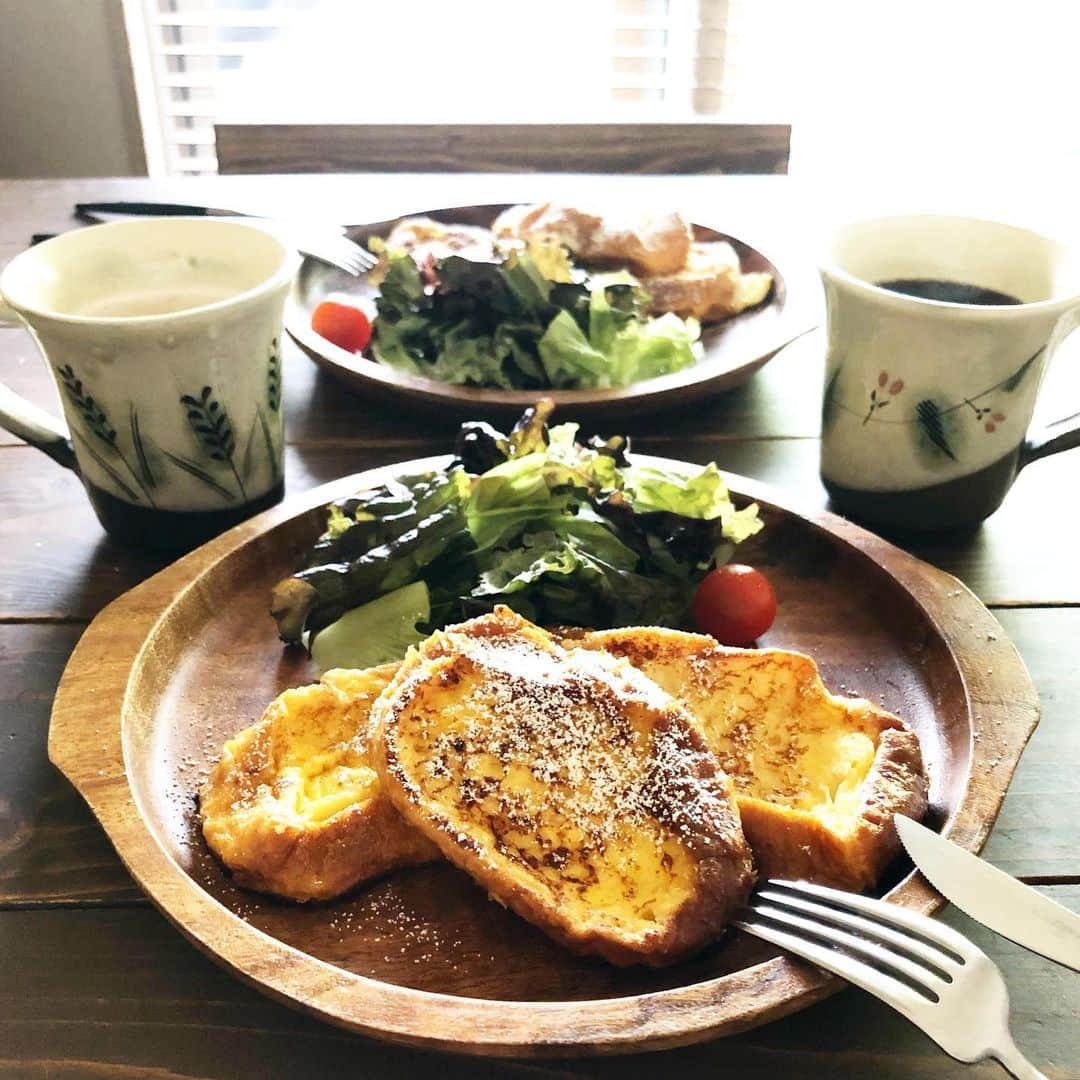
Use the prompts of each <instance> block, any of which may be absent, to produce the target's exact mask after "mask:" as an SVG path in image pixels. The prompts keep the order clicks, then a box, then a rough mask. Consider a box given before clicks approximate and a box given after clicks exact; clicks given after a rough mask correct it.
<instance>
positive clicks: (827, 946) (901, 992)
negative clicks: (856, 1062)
mask: <svg viewBox="0 0 1080 1080" xmlns="http://www.w3.org/2000/svg"><path fill="white" fill-rule="evenodd" d="M735 925H736V926H738V927H740V928H741V929H743V930H745V931H746V932H747V933H750V934H753V935H754V936H755V937H759V938H762V939H763V940H765V941H768V942H771V943H772V944H773V945H778V946H779V947H780V948H782V949H786V950H787V951H788V952H790V953H794V955H796V956H800V957H802V958H803V959H804V960H809V961H810V962H811V963H813V964H816V965H817V966H818V967H821V968H824V969H825V970H826V971H831V972H832V973H833V974H834V975H839V976H840V977H841V978H843V979H846V980H847V981H848V982H850V983H853V984H854V985H855V986H859V987H861V988H862V989H863V990H866V991H867V992H868V993H871V994H873V995H874V996H875V997H877V998H880V999H881V1000H882V1001H884V1002H885V1003H886V1004H887V1005H891V1006H892V1007H893V1008H894V1009H896V1010H897V1012H899V1013H900V1014H901V1015H902V1016H905V1017H907V1019H908V1020H910V1021H911V1022H912V1023H913V1024H915V1025H916V1026H917V1027H919V1028H921V1029H922V1030H923V1031H925V1032H926V1034H927V1035H929V1036H930V1038H931V1039H933V1040H934V1042H936V1043H937V1044H938V1046H940V1047H941V1048H942V1050H944V1051H945V1052H946V1053H948V1054H951V1055H952V1056H953V1057H954V1058H957V1059H958V1060H959V1061H967V1062H974V1061H983V1060H984V1059H985V1058H988V1057H992V1058H996V1059H997V1060H998V1061H999V1062H1001V1064H1002V1065H1004V1066H1005V1068H1006V1069H1008V1071H1009V1072H1010V1073H1012V1075H1013V1076H1015V1077H1018V1078H1019V1080H1046V1077H1045V1076H1044V1075H1043V1074H1042V1073H1041V1072H1039V1071H1038V1069H1036V1068H1035V1067H1034V1066H1033V1065H1031V1063H1030V1062H1028V1061H1027V1060H1026V1059H1025V1058H1024V1056H1023V1055H1022V1054H1021V1053H1020V1051H1019V1050H1018V1049H1017V1048H1016V1044H1015V1043H1014V1042H1013V1040H1012V1035H1011V1034H1010V1033H1009V992H1008V990H1007V989H1006V987H1005V980H1004V979H1003V978H1002V976H1001V972H1000V971H999V970H998V968H997V965H996V964H995V963H994V962H993V961H992V960H991V959H990V957H988V956H987V955H986V954H985V953H984V952H983V951H982V950H981V949H979V948H977V947H976V946H975V945H973V944H972V943H971V942H970V941H968V939H967V938H965V937H964V936H963V935H962V934H959V933H957V932H956V931H955V930H953V929H952V928H951V927H948V926H944V925H942V924H941V923H939V922H935V921H934V920H933V919H928V918H927V917H926V916H925V915H919V914H917V913H915V912H913V911H908V910H906V909H905V908H902V907H898V906H897V905H896V904H887V903H885V902H884V901H883V900H871V899H869V898H868V897H865V896H858V895H856V894H855V893H847V892H841V891H840V890H838V889H828V888H825V887H824V886H822V885H811V884H809V883H807V882H802V881H798V882H796V881H768V882H766V883H765V885H764V887H762V888H759V889H758V890H757V891H756V892H755V893H754V895H753V896H752V897H751V900H750V906H749V907H748V909H747V911H746V914H745V917H744V918H743V919H742V920H740V921H737V922H736V924H735Z"/></svg>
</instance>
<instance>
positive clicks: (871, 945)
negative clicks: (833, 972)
mask: <svg viewBox="0 0 1080 1080" xmlns="http://www.w3.org/2000/svg"><path fill="white" fill-rule="evenodd" d="M750 910H751V911H752V912H753V913H754V914H755V915H758V916H760V917H761V918H763V919H769V920H770V921H771V922H775V923H780V924H781V925H782V926H786V927H788V928H789V929H792V928H793V929H795V930H801V931H803V932H804V933H807V934H812V935H814V936H816V937H822V938H825V939H827V941H828V942H829V943H830V944H836V945H841V946H843V947H844V948H845V949H847V950H848V951H849V952H851V953H854V954H855V956H856V957H857V958H858V959H860V960H862V961H863V962H864V963H867V964H869V965H870V966H873V967H878V968H879V969H880V968H884V969H885V971H886V972H887V973H888V974H889V975H893V974H895V973H896V972H899V973H900V974H901V975H903V976H905V977H906V978H908V979H910V980H911V982H913V983H915V984H916V985H917V986H920V987H922V988H923V989H924V990H926V991H927V992H928V993H932V994H934V995H935V996H937V995H938V992H939V991H940V990H942V989H944V988H945V987H946V986H948V985H949V983H951V982H952V979H951V978H942V977H941V976H940V975H939V974H937V973H936V972H933V971H931V970H930V969H929V968H925V967H923V966H922V965H921V964H916V963H914V962H913V961H911V960H909V959H908V958H907V957H906V956H900V955H899V954H897V953H894V952H892V951H890V950H889V949H886V948H883V947H882V946H881V945H880V944H878V942H877V941H875V940H873V939H867V938H863V937H858V936H857V935H855V934H850V933H848V931H846V930H841V929H840V928H839V927H838V926H830V925H828V924H826V925H824V926H823V925H822V924H821V923H820V922H817V921H815V920H814V919H812V918H811V919H808V918H805V917H804V916H802V915H796V914H794V913H792V912H790V911H785V910H784V909H783V908H779V907H774V906H773V905H772V904H759V903H757V902H756V900H755V903H754V904H753V906H752V907H751V909H750Z"/></svg>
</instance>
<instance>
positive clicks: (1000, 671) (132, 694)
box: [49, 459, 1038, 1055]
mask: <svg viewBox="0 0 1080 1080" xmlns="http://www.w3.org/2000/svg"><path fill="white" fill-rule="evenodd" d="M444 460H445V459H429V460H426V461H422V462H410V463H408V465H405V466H399V467H398V468H397V469H382V470H373V471H372V472H369V473H364V474H361V475H359V476H354V477H350V478H347V479H344V480H340V481H335V482H334V483H333V484H329V485H326V486H324V487H321V488H318V489H316V490H314V491H311V492H308V493H306V494H304V495H303V496H300V497H299V498H298V499H295V500H292V501H290V502H288V503H286V504H283V505H281V506H278V507H276V508H274V509H272V510H269V511H267V512H266V513H264V514H262V515H260V516H259V517H257V518H254V519H252V520H251V521H249V522H246V523H244V524H242V525H240V526H238V527H237V528H235V529H233V530H232V531H231V532H229V533H226V534H225V535H224V536H221V537H219V538H218V539H216V540H214V541H212V542H211V543H209V544H207V545H206V546H205V547H203V548H200V549H199V550H198V551H195V552H193V553H192V554H190V555H188V556H186V557H185V558H183V559H181V560H180V561H179V562H177V563H175V564H173V565H172V566H170V567H168V568H167V569H166V570H163V571H162V572H161V573H160V574H158V575H156V576H155V577H153V578H150V579H149V580H148V581H146V582H144V583H143V584H142V585H140V586H138V587H137V588H135V589H133V590H132V591H131V592H129V593H127V594H126V595H125V596H123V597H121V598H120V599H119V600H117V601H115V602H114V603H113V604H111V605H110V606H109V607H108V608H106V609H105V611H103V612H102V613H101V614H100V615H99V616H98V618H97V619H95V620H94V622H93V624H92V625H91V626H90V628H89V629H88V630H87V631H86V633H85V634H84V635H83V637H82V639H81V641H80V642H79V644H78V647H77V648H76V650H75V652H74V654H73V656H72V658H71V661H70V663H69V664H68V667H67V670H66V671H65V673H64V677H63V680H62V682H61V685H60V688H59V690H58V692H57V696H56V701H55V705H54V709H53V714H52V726H51V729H50V733H49V754H50V757H51V758H52V760H53V761H54V762H55V763H56V764H57V765H58V766H59V767H60V768H61V769H62V770H63V772H64V773H65V774H66V775H67V776H68V778H69V779H70V780H71V781H72V783H73V784H74V785H75V786H76V787H77V788H78V790H79V791H80V792H81V793H82V795H83V797H84V798H85V799H86V800H87V802H88V803H89V804H90V806H91V808H92V809H93V811H94V813H95V814H96V815H97V816H98V818H99V820H100V821H101V823H102V825H103V826H104V828H105V830H106V832H107V833H108V835H109V837H110V838H111V840H112V842H113V843H114V844H115V846H116V849H117V851H118V852H119V853H120V856H121V858H122V859H123V860H124V863H125V864H126V865H127V867H128V869H129V870H130V871H131V873H132V874H133V875H134V877H135V878H136V880H138V881H139V883H140V884H141V885H142V887H143V888H144V889H145V890H146V892H147V893H148V894H149V895H150V897H151V898H152V899H153V901H154V902H155V903H156V904H157V905H158V906H159V907H160V908H161V910H162V911H164V912H165V914H166V915H167V916H168V917H169V918H170V919H171V920H172V921H173V922H174V923H175V924H176V925H177V927H178V928H179V929H180V930H181V931H182V932H183V933H184V934H186V935H187V936H188V937H189V938H190V939H191V940H192V941H193V942H194V943H195V944H196V945H198V946H199V947H200V948H202V949H203V950H205V951H206V952H208V953H209V954H210V955H211V956H213V957H215V958H216V959H217V960H219V961H220V962H221V963H222V964H224V965H225V966H226V967H228V968H230V969H231V970H232V971H234V972H235V973H236V974H237V975H239V976H240V977H241V978H243V979H245V980H246V981H248V982H251V983H252V984H254V985H255V986H257V987H259V988H260V989H261V990H263V991H264V992H266V993H268V994H270V995H271V996H273V997H276V998H278V999H280V1000H283V1001H286V1002H288V1003H290V1004H293V1005H296V1006H298V1007H300V1008H303V1009H305V1010H307V1011H309V1012H311V1013H314V1014H315V1015H317V1016H320V1017H322V1018H324V1019H326V1020H329V1021H332V1022H333V1023H336V1024H340V1025H341V1026H343V1027H346V1028H350V1029H352V1030H355V1031H360V1032H364V1033H365V1034H369V1035H374V1036H377V1037H380V1038H385V1039H390V1040H395V1041H399V1042H407V1043H412V1044H417V1045H423V1046H428V1047H437V1048H442V1049H449V1050H456V1051H462V1052H468V1053H475V1054H504V1055H558V1054H564V1055H579V1054H588V1053H615V1052H625V1051H631V1050H642V1049H659V1048H662V1047H669V1046H676V1045H680V1044H684V1043H690V1042H695V1041H699V1040H703V1039H707V1038H713V1037H716V1036H719V1035H725V1034H731V1033H733V1032H737V1031H741V1030H744V1029H746V1028H749V1027H753V1026H754V1025H756V1024H761V1023H764V1022H765V1021H768V1020H772V1019H775V1018H777V1017H780V1016H783V1015H785V1014H787V1013H790V1012H793V1011H794V1010H797V1009H801V1008H804V1007H806V1006H807V1005H809V1004H811V1003H813V1002H815V1001H818V1000H820V999H821V998H824V997H826V996H827V995H829V994H831V993H833V992H834V991H835V990H836V989H838V988H839V986H840V985H841V984H840V983H839V981H838V980H836V979H833V978H831V977H827V976H825V975H823V974H821V973H820V972H818V971H816V970H815V969H813V968H811V967H809V966H806V965H804V964H801V963H798V962H795V961H791V960H788V959H785V958H783V957H781V956H778V955H777V954H776V952H775V951H774V950H772V949H770V948H769V947H768V946H766V945H764V944H762V943H760V942H758V941H756V940H754V939H750V938H748V937H745V936H744V935H742V934H739V933H737V932H732V933H731V934H729V935H728V936H727V937H726V938H725V939H724V940H723V941H721V942H719V943H717V944H716V945H715V946H714V947H712V948H711V949H709V950H707V951H706V952H705V953H704V954H702V955H701V956H699V957H697V958H696V959H694V960H692V961H690V962H688V963H685V964H681V965H679V966H676V967H672V968H668V969H665V970H662V971H652V970H645V969H629V970H620V969H616V968H612V967H610V966H608V965H607V964H605V963H603V962H601V961H597V960H585V959H581V958H579V957H575V956H571V955H570V954H569V953H566V952H564V951H563V950H561V949H560V948H558V947H557V946H555V945H554V944H553V943H552V942H550V941H549V940H548V939H547V938H546V937H545V936H544V935H543V934H541V933H539V932H538V931H536V930H534V929H533V928H532V927H531V926H530V925H528V924H526V923H525V922H523V921H522V920H520V919H518V918H517V917H516V916H514V915H512V914H510V913H508V912H506V911H505V910H503V909H502V908H500V907H499V906H497V905H496V904H494V903H493V902H491V901H489V900H488V899H487V898H486V897H485V896H484V894H483V893H482V892H481V891H480V890H479V889H478V888H476V887H475V886H474V885H473V884H472V883H471V881H470V880H469V879H467V878H466V877H465V875H463V874H462V873H460V872H459V871H457V870H454V869H452V868H451V867H450V866H449V865H443V866H429V867H422V868H418V869H415V870H410V871H406V872H401V873H398V874H395V875H391V876H390V877H388V878H386V879H385V880H383V881H381V882H378V883H376V884H375V885H373V886H371V887H369V888H366V889H363V890H360V891H358V892H357V893H356V894H355V895H353V896H351V897H348V898H345V899H343V900H340V901H338V902H334V903H329V904H312V905H308V906H297V905H292V904H288V903H284V902H275V901H273V900H271V899H268V898H265V897H261V896H258V895H256V894H254V893H248V892H244V891H242V890H239V889H237V888H236V887H234V886H233V885H232V883H231V882H230V880H229V879H228V877H227V876H226V875H225V874H224V873H223V872H222V870H221V869H220V867H219V866H218V864H217V863H216V862H215V861H214V859H213V858H211V857H210V855H209V853H208V852H207V850H206V848H205V846H204V844H203V842H202V839H201V836H200V834H199V832H198V828H197V822H196V816H195V811H196V807H195V801H194V795H195V792H196V790H197V789H198V786H199V784H200V782H201V780H202V778H203V777H204V776H205V774H206V772H207V770H208V768H209V765H210V763H211V762H212V761H214V760H216V757H217V755H218V753H219V749H220V747H221V744H222V743H223V742H224V741H225V739H226V738H227V737H229V736H231V735H233V734H234V733H235V732H236V731H238V730H239V729H240V728H242V727H244V726H246V725H248V724H250V723H252V722H253V721H254V720H255V719H256V718H257V717H258V716H259V715H260V714H261V712H262V710H263V708H264V706H265V705H266V704H267V703H268V702H269V701H270V700H271V699H272V698H273V697H274V696H275V695H276V694H278V693H279V692H280V691H281V690H282V689H284V688H286V687H289V686H293V685H297V684H300V683H304V682H307V681H310V680H311V679H312V678H313V675H314V672H313V671H312V669H311V667H310V666H309V661H308V660H307V659H306V657H304V656H303V655H301V654H300V653H299V652H298V651H283V650H282V647H281V645H280V644H279V642H278V641H277V638H276V627H275V625H274V622H273V620H272V619H271V618H270V617H269V615H268V614H267V597H268V592H269V588H270V586H271V584H272V583H273V582H274V581H276V580H277V579H278V578H280V577H281V576H283V575H285V574H287V573H289V572H290V571H291V570H292V568H293V566H294V564H295V561H296V559H297V557H298V555H299V554H300V553H301V552H302V551H303V550H304V548H305V546H306V545H307V544H309V543H310V542H311V540H312V539H313V538H314V537H315V536H316V535H317V534H318V533H319V532H320V531H321V529H322V527H323V522H324V513H323V512H322V510H321V508H322V506H323V505H324V504H325V503H326V502H327V501H328V500H329V499H331V498H335V497H339V496H341V495H344V494H346V493H350V492H353V491H355V490H357V489H358V488H360V487H363V486H366V485H368V484H372V483H375V482H378V481H380V480H381V479H384V478H385V477H386V476H387V475H388V474H390V473H393V472H395V471H398V469H400V470H407V471H410V472H416V471H420V470H422V469H424V468H428V467H433V466H435V465H437V464H440V463H443V462H444ZM646 460H647V459H646ZM669 464H670V463H669ZM732 488H733V490H734V492H735V493H736V495H737V496H738V495H741V496H746V497H750V498H753V499H756V500H757V501H758V502H759V504H760V505H761V507H762V513H763V516H764V518H765V521H766V525H767V527H766V529H765V530H764V531H763V532H762V533H761V534H760V535H759V536H758V537H755V538H754V540H752V541H750V542H749V543H748V544H747V545H746V546H745V547H744V548H741V549H740V557H741V558H744V559H745V560H746V561H748V562H751V563H754V564H756V565H758V566H760V567H762V568H763V569H764V570H765V571H766V572H767V573H768V574H769V576H770V578H771V579H772V581H773V583H774V585H775V588H776V592H777V595H778V597H779V602H780V613H779V617H778V619H777V622H776V625H775V626H774V627H773V629H772V630H771V631H770V632H769V634H768V635H767V637H766V638H765V639H764V640H765V643H766V644H768V645H775V646H787V647H792V648H796V649H801V650H804V651H806V652H808V653H809V654H811V655H812V656H814V657H816V658H817V659H818V661H819V663H820V665H821V668H822V672H823V674H824V677H825V679H826V681H827V683H828V684H829V685H830V686H831V687H832V688H833V689H835V690H837V691H839V692H848V693H858V694H861V695H863V696H866V697H869V698H871V699H872V700H874V701H879V702H881V703H882V704H883V705H884V706H885V707H886V708H888V709H891V710H893V711H895V712H896V713H898V714H899V715H900V716H902V717H904V718H905V719H907V720H908V721H909V722H910V723H911V724H912V725H913V726H914V728H915V729H916V730H917V731H918V734H919V737H920V739H921V742H922V746H923V752H924V755H925V757H926V759H927V762H928V765H929V769H930V773H931V778H932V787H931V802H932V810H931V822H932V824H933V825H935V826H940V827H941V828H942V829H943V831H945V832H946V833H947V835H949V836H951V837H952V838H953V839H954V840H956V841H957V842H958V843H959V844H961V845H962V846H964V847H966V848H969V849H972V850H978V849H979V848H980V847H981V846H982V844H983V842H984V841H985V839H986V836H987V833H988V832H989V829H990V826H991V824H992V822H993V820H994V817H995V816H996V814H997V811H998V808H999V806H1000V803H1001V800H1002V797H1003V796H1004V793H1005V790H1006V788H1007V786H1008V784H1009V780H1010V778H1011V776H1012V773H1013V770H1014V769H1015V767H1016V763H1017V760H1018V759H1019V756H1020V752H1021V750H1022V748H1023V746H1024V744H1025V742H1026V741H1027V739H1028V737H1029V735H1030V733H1031V731H1032V730H1033V729H1034V726H1035V723H1036V721H1037V713H1038V701H1037V697H1036V694H1035V690H1034V688H1033V686H1032V684H1031V680H1030V679H1029V677H1028V674H1027V671H1026V670H1025V668H1024V665H1023V663H1022V662H1021V661H1020V658H1019V657H1018V656H1017V654H1016V651H1015V649H1014V648H1013V646H1012V645H1011V644H1010V643H1009V641H1008V640H1007V638H1006V636H1005V634H1004V632H1003V631H1002V629H1001V627H1000V626H999V625H998V623H997V622H996V621H995V620H994V618H993V617H992V616H991V615H990V613H989V612H987V610H986V609H985V608H984V607H983V606H982V604H980V603H979V601H978V600H977V599H976V598H975V597H974V596H973V595H972V594H971V593H970V592H969V591H968V590H967V589H965V588H964V587H963V585H961V584H960V583H959V582H958V581H957V580H956V579H955V578H952V577H950V576H949V575H947V574H945V573H943V572H941V571H940V570H936V569H934V568H933V567H930V566H928V565H926V564H925V563H922V562H920V561H919V560H917V559H915V558H914V557H913V556H910V555H908V554H906V553H905V552H902V551H900V550H898V549H897V548H895V547H892V546H891V545H889V544H888V543H886V542H885V541H883V540H881V539H879V538H877V537H875V536H873V535H872V534H870V533H867V532H864V531H863V530H861V529H859V528H857V527H856V526H854V525H851V524H849V523H848V522H846V521H844V520H843V519H841V518H838V517H835V516H832V515H830V514H825V513H814V514H809V515H802V514H800V513H798V512H797V511H796V510H795V509H793V508H792V507H791V506H789V505H787V503H786V500H785V499H784V498H783V497H781V496H780V495H778V494H776V493H775V492H773V491H771V490H769V489H767V488H766V487H764V486H762V485H759V484H756V483H754V482H752V481H748V480H744V479H742V478H739V477H733V478H732ZM909 871H910V866H909V865H908V864H906V863H898V864H897V865H895V866H893V867H892V868H891V870H890V871H889V873H888V874H887V876H886V879H885V880H884V881H883V882H882V891H883V892H888V893H889V896H890V898H891V899H892V900H893V901H894V902H895V903H898V904H903V905H905V906H907V907H911V908H914V909H917V910H920V911H924V912H929V911H933V910H934V909H935V908H936V907H937V906H938V905H939V904H940V902H941V901H940V898H939V897H938V896H937V895H936V894H935V893H933V892H932V891H930V890H929V889H928V887H927V886H926V885H925V883H924V882H923V881H922V879H921V878H918V877H917V876H916V875H914V874H913V873H910V872H909Z"/></svg>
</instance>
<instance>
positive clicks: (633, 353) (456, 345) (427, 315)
mask: <svg viewBox="0 0 1080 1080" xmlns="http://www.w3.org/2000/svg"><path fill="white" fill-rule="evenodd" d="M434 274H435V277H436V279H437V284H435V285H430V286H426V285H425V282H424V278H423V276H422V275H421V272H420V270H419V268H418V267H417V265H416V264H415V262H414V261H413V259H412V258H411V256H409V255H408V254H407V253H405V252H391V253H390V254H389V255H388V257H387V269H386V275H385V277H384V279H383V281H382V284H381V286H380V291H379V296H378V297H377V299H376V307H377V308H378V313H379V314H378V318H377V319H376V320H375V327H374V348H375V354H376V356H377V357H378V359H379V360H380V361H381V362H382V363H384V364H387V365H389V366H391V367H394V368H397V369H399V370H401V371H405V372H408V373H409V374H411V375H421V376H426V377H427V378H431V379H438V380H440V381H442V382H448V383H455V384H469V385H475V386H494V387H500V388H503V389H513V388H525V389H531V388H542V387H561V388H599V387H611V386H624V385H626V384H628V383H631V382H636V381H638V380H640V379H648V378H652V377H653V376H656V375H665V374H668V373H670V372H673V371H678V370H680V369H682V368H685V367H688V366H690V365H691V364H694V363H696V361H697V360H698V358H699V346H698V345H697V339H698V337H699V336H700V332H701V328H700V326H699V325H698V323H697V322H696V321H695V320H693V319H686V320H683V319H680V318H679V317H678V316H677V315H673V314H670V313H669V314H667V315H662V316H660V317H659V318H648V317H647V316H646V315H645V314H644V310H643V304H644V300H645V295H644V293H643V292H642V290H641V288H640V286H639V285H638V283H637V281H636V280H635V279H634V278H633V277H632V276H631V275H630V274H628V273H626V272H625V271H620V272H618V273H609V274H597V275H593V276H591V277H590V276H588V275H586V274H585V273H584V272H579V273H578V274H577V275H576V277H577V278H578V280H574V281H570V282H558V283H556V282H553V281H549V280H548V279H547V278H545V277H544V276H543V274H542V273H541V272H540V269H539V268H538V266H537V265H536V263H535V262H534V261H533V259H532V258H531V257H530V256H529V255H528V254H527V253H517V254H513V255H511V256H510V257H508V258H507V259H506V261H505V262H502V263H485V262H472V261H470V260H468V259H463V258H460V257H458V256H450V257H448V258H445V259H441V260H439V262H438V263H437V264H436V265H435V268H434Z"/></svg>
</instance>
